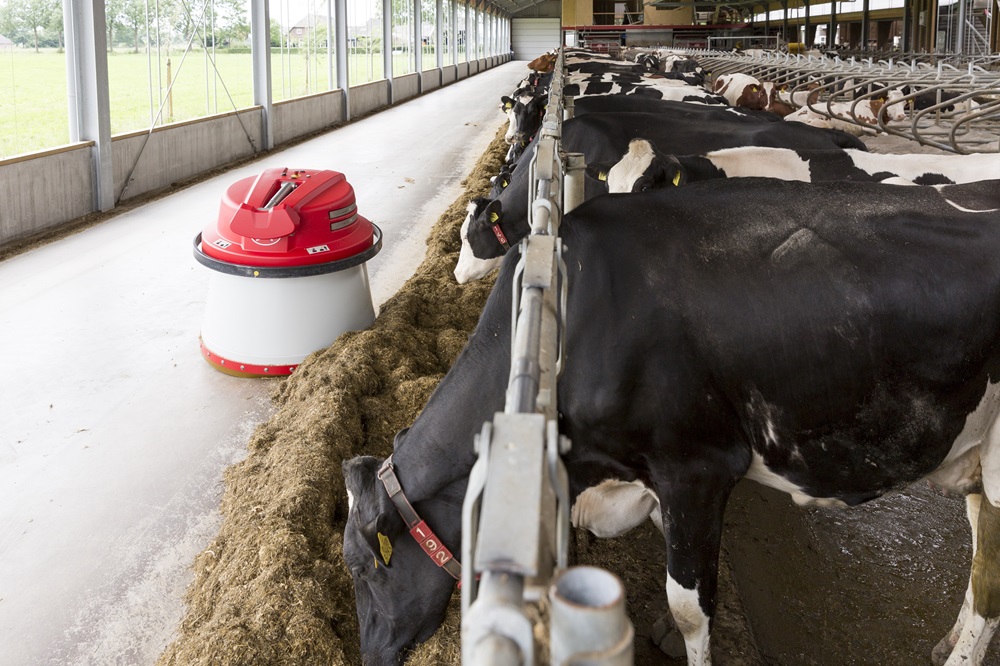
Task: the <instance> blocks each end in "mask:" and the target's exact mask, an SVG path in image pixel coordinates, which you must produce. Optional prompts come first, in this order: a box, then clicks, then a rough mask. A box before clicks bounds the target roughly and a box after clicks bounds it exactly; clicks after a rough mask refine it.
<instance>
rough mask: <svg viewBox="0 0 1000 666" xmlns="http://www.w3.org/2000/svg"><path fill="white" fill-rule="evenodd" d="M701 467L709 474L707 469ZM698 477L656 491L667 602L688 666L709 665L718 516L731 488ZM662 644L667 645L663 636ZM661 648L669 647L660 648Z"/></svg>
mask: <svg viewBox="0 0 1000 666" xmlns="http://www.w3.org/2000/svg"><path fill="white" fill-rule="evenodd" d="M706 467H707V468H708V469H711V468H712V465H711V463H708V464H707V465H706ZM717 469H718V468H717ZM725 471H728V470H725ZM700 472H701V473H696V474H693V475H692V477H691V478H685V479H683V480H679V479H678V478H677V476H676V474H673V475H671V476H673V477H674V478H673V479H672V480H671V481H669V482H668V483H666V484H664V485H665V486H666V487H665V488H663V487H662V486H661V488H660V492H661V495H660V506H661V507H662V509H663V519H664V528H665V529H664V532H665V534H666V542H667V586H666V587H667V601H668V604H669V607H670V614H671V615H672V616H673V620H674V623H675V625H676V626H677V630H678V631H680V633H681V635H682V636H683V637H684V647H685V650H686V652H687V663H688V666H710V665H711V663H712V655H711V652H710V650H709V639H710V634H711V624H712V616H713V615H714V614H715V604H716V588H717V587H718V577H719V548H720V546H721V542H722V516H723V513H724V511H725V507H726V500H727V499H728V498H729V493H730V491H731V490H732V488H733V485H734V484H735V478H734V477H730V476H729V475H725V476H723V475H722V474H721V473H720V474H714V475H713V474H711V473H706V472H705V471H704V468H703V469H702V470H700ZM719 472H723V470H721V469H720V470H719ZM665 639H667V640H669V639H670V634H669V633H668V635H667V636H666V637H665ZM661 647H663V648H666V649H669V647H670V646H669V644H667V645H664V644H663V642H661ZM665 651H666V650H665Z"/></svg>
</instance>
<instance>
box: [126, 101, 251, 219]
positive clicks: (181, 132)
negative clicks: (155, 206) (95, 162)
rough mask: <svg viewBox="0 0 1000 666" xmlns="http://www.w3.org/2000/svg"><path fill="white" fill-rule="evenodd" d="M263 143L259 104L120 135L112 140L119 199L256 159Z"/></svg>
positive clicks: (164, 187) (153, 190)
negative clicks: (244, 160)
mask: <svg viewBox="0 0 1000 666" xmlns="http://www.w3.org/2000/svg"><path fill="white" fill-rule="evenodd" d="M251 141H252V143H251ZM260 145H261V112H260V107H251V108H249V109H244V110H242V111H240V112H239V113H238V114H237V113H236V112H232V113H226V114H220V115H216V116H210V117H208V118H200V119H198V120H192V121H188V122H183V123H172V124H170V125H164V126H163V127H157V128H156V129H154V130H153V131H152V132H132V133H130V134H123V135H119V136H116V137H114V138H113V139H112V140H111V160H112V164H113V167H112V168H113V172H114V192H115V199H116V200H122V201H124V200H127V199H131V198H133V197H136V196H138V195H140V194H145V193H146V192H155V191H158V190H162V189H166V188H168V187H170V186H171V185H173V184H174V183H177V182H179V181H183V180H187V179H189V178H193V177H195V176H197V175H198V174H200V173H204V172H206V171H210V170H212V169H214V168H216V167H218V166H219V165H221V164H228V163H230V162H235V161H237V160H240V159H243V158H247V157H252V156H253V155H254V153H255V152H256V151H257V150H258V147H259V146H260ZM126 179H128V180H129V184H128V187H127V188H126V187H125V181H126ZM123 192H124V194H123Z"/></svg>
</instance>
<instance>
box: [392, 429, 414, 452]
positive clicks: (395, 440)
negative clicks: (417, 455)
mask: <svg viewBox="0 0 1000 666" xmlns="http://www.w3.org/2000/svg"><path fill="white" fill-rule="evenodd" d="M409 431H410V429H409V428H403V429H402V430H400V431H399V432H397V433H396V436H395V437H393V438H392V450H393V451H395V450H396V449H398V448H399V445H400V442H401V441H402V440H403V439H404V438H405V437H406V433H408V432H409Z"/></svg>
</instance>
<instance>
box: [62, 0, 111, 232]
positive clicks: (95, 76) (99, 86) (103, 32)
mask: <svg viewBox="0 0 1000 666" xmlns="http://www.w3.org/2000/svg"><path fill="white" fill-rule="evenodd" d="M63 22H64V24H65V26H64V27H65V32H66V69H67V72H66V75H67V76H66V79H67V90H66V93H67V96H68V97H69V111H70V113H69V123H70V128H69V134H70V139H71V140H72V141H93V142H94V147H93V149H92V151H91V156H92V159H91V173H92V175H93V180H94V187H93V204H92V206H93V210H95V211H101V212H104V211H108V210H111V209H112V208H114V207H115V183H114V172H113V168H112V167H113V165H112V161H111V102H110V100H109V97H108V33H107V28H106V27H105V15H104V0H84V1H83V2H78V1H72V0H67V1H66V2H64V4H63Z"/></svg>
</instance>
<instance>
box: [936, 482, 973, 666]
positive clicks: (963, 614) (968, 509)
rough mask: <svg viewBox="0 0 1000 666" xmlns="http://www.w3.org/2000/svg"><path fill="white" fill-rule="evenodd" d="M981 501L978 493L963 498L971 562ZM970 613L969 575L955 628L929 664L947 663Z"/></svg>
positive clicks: (941, 643) (941, 665)
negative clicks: (970, 538) (969, 536)
mask: <svg viewBox="0 0 1000 666" xmlns="http://www.w3.org/2000/svg"><path fill="white" fill-rule="evenodd" d="M981 499H982V495H980V494H978V493H971V494H969V495H966V496H965V513H966V515H967V516H968V518H969V525H971V526H972V557H973V560H975V557H976V542H977V541H978V539H977V536H978V535H977V534H976V532H977V530H978V525H979V502H980V500H981ZM970 613H972V576H971V575H970V576H969V585H968V587H966V588H965V599H963V600H962V609H961V610H960V611H959V612H958V620H956V621H955V626H953V627H952V628H951V631H949V632H948V633H947V634H946V635H945V637H944V638H942V639H941V642H939V643H938V644H937V645H935V646H934V650H933V651H932V652H931V663H932V664H934V666H944V664H945V662H946V661H948V657H949V656H951V653H952V650H954V649H955V644H956V643H958V637H959V635H960V634H961V633H962V629H963V628H964V627H965V623H966V622H968V620H969V615H970Z"/></svg>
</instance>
